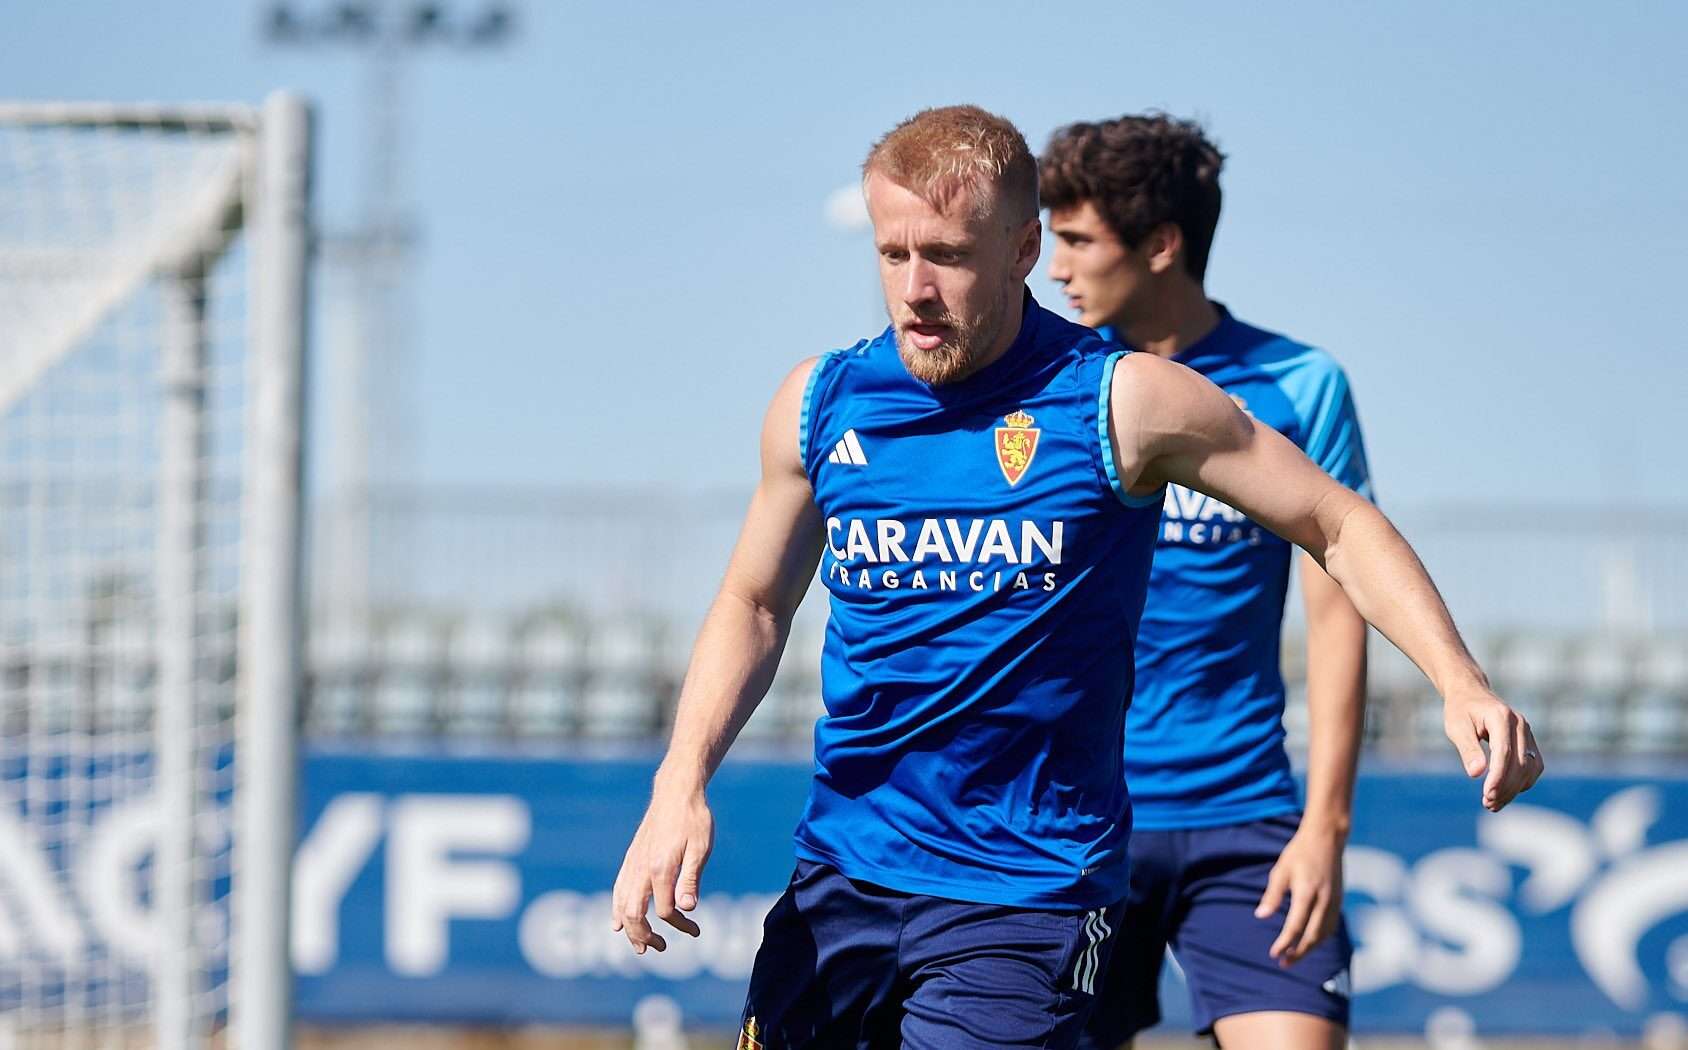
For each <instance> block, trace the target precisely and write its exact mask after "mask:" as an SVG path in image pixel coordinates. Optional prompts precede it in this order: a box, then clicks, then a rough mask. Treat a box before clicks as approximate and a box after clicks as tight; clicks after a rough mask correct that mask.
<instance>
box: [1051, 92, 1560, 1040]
mask: <svg viewBox="0 0 1688 1050" xmlns="http://www.w3.org/2000/svg"><path fill="white" fill-rule="evenodd" d="M1223 162H1224V157H1223V155H1222V154H1221V153H1220V152H1219V150H1218V149H1216V148H1215V147H1214V145H1213V144H1212V143H1211V142H1210V141H1208V139H1207V137H1206V136H1205V135H1204V134H1203V132H1202V129H1201V128H1200V127H1199V126H1198V125H1196V124H1194V123H1192V122H1189V121H1182V120H1175V119H1173V118H1171V117H1168V116H1165V115H1161V114H1149V115H1145V116H1126V117H1121V118H1119V119H1117V120H1109V121H1103V122H1101V123H1080V124H1073V125H1070V126H1068V127H1066V128H1062V129H1060V130H1059V131H1057V132H1056V133H1055V134H1054V136H1053V137H1052V138H1051V139H1050V142H1049V146H1048V149H1047V150H1046V151H1045V153H1044V156H1043V158H1042V162H1041V170H1040V176H1041V179H1040V182H1041V195H1042V199H1043V204H1044V205H1045V206H1046V207H1048V208H1049V210H1050V220H1049V225H1050V229H1051V231H1052V232H1053V233H1054V235H1055V255H1054V259H1053V261H1052V262H1051V265H1050V268H1049V272H1050V276H1051V277H1052V278H1054V279H1055V280H1056V281H1058V282H1060V283H1061V284H1062V285H1063V286H1064V288H1065V291H1066V293H1067V297H1068V300H1069V301H1070V303H1071V304H1072V306H1073V308H1074V309H1075V310H1076V311H1077V312H1078V315H1079V319H1080V320H1081V321H1083V322H1084V323H1085V324H1088V325H1091V326H1093V327H1097V328H1100V329H1102V330H1103V332H1104V334H1107V335H1111V336H1112V337H1114V338H1116V339H1118V340H1119V341H1120V342H1121V343H1123V344H1124V345H1126V346H1128V347H1131V348H1132V349H1134V350H1138V351H1142V352H1145V353H1147V354H1152V355H1155V356H1157V357H1162V358H1169V359H1171V360H1173V361H1176V362H1178V363H1180V364H1183V365H1187V366H1188V367H1190V368H1192V369H1194V370H1195V371H1197V372H1200V373H1201V374H1202V375H1204V376H1206V377H1207V378H1208V379H1210V380H1212V381H1213V382H1214V383H1216V384H1217V385H1218V386H1219V387H1220V388H1221V389H1223V390H1224V391H1225V392H1226V393H1228V394H1229V395H1230V396H1231V400H1232V401H1234V402H1236V404H1237V405H1238V406H1239V407H1240V408H1241V409H1242V410H1243V411H1245V412H1247V413H1248V414H1249V415H1250V416H1252V417H1254V419H1255V420H1256V421H1258V422H1259V423H1260V424H1262V425H1264V426H1266V427H1270V428H1271V429H1272V430H1274V431H1276V432H1278V433H1279V434H1282V435H1283V436H1284V437H1286V438H1288V439H1289V440H1290V441H1292V442H1294V444H1295V445H1296V446H1298V447H1299V448H1300V449H1301V450H1302V451H1303V452H1304V453H1306V454H1307V456H1308V457H1310V458H1311V459H1312V460H1313V462H1315V463H1317V464H1318V465H1319V466H1320V467H1321V468H1323V469H1324V470H1325V472H1326V473H1328V474H1329V475H1331V476H1332V477H1333V478H1335V479H1336V480H1337V481H1339V482H1341V483H1342V484H1343V485H1344V486H1346V487H1347V488H1349V489H1351V490H1353V491H1354V492H1356V493H1359V494H1360V495H1362V496H1365V497H1367V498H1368V499H1369V498H1370V496H1371V478H1370V475H1369V473H1368V471H1367V467H1366V454H1365V447H1364V445H1363V443H1362V442H1361V439H1360V425H1359V419H1358V418H1357V416H1356V415H1355V412H1354V401H1353V398H1352V396H1351V395H1350V393H1349V389H1348V380H1347V377H1346V376H1345V375H1344V374H1343V371H1342V368H1341V367H1340V366H1339V365H1338V364H1337V363H1336V361H1335V360H1333V359H1332V358H1331V356H1330V355H1329V354H1326V353H1325V352H1323V351H1322V350H1317V349H1315V348H1313V347H1310V346H1306V345H1304V344H1302V343H1299V342H1296V341H1294V340H1292V339H1289V338H1286V337H1284V336H1281V335H1277V334H1275V333H1272V332H1268V331H1264V330H1262V329H1259V328H1256V327H1254V326H1252V325H1249V324H1245V323H1244V322H1242V321H1240V320H1238V319H1237V318H1235V317H1233V316H1231V313H1230V312H1229V311H1228V310H1226V309H1225V307H1223V306H1221V305H1219V304H1218V303H1215V302H1212V301H1210V300H1209V299H1208V296H1207V292H1206V291H1205V289H1204V287H1203V275H1204V274H1205V272H1206V269H1207V260H1208V251H1209V248H1210V247H1211V245H1212V242H1213V234H1214V228H1215V226H1216V224H1217V223H1218V220H1219V208H1220V190H1219V171H1220V167H1221V166H1222V164H1223ZM1291 555H1292V550H1291V544H1289V543H1288V542H1286V541H1285V540H1283V539H1280V538H1279V537H1278V536H1276V535H1274V534H1273V533H1272V532H1271V531H1269V530H1268V529H1266V528H1264V527H1262V526H1261V525H1260V524H1259V523H1258V522H1256V521H1254V520H1251V518H1250V517H1249V516H1248V515H1245V514H1243V513H1241V512H1240V511H1238V510H1236V509H1233V508H1232V507H1231V506H1229V505H1227V504H1226V503H1225V502H1224V501H1223V500H1221V499H1217V498H1215V497H1213V496H1208V495H1203V494H1202V493H1200V492H1198V491H1194V490H1193V489H1190V488H1186V487H1184V486H1182V485H1179V484H1176V483H1175V484H1173V485H1171V486H1169V487H1168V490H1167V493H1166V506H1165V513H1164V516H1163V519H1162V522H1161V528H1160V534H1159V548H1158V550H1157V552H1156V554H1155V563H1154V570H1153V572H1152V574H1151V577H1150V583H1149V594H1148V599H1147V603H1146V606H1145V609H1144V613H1143V618H1142V624H1141V628H1140V630H1139V632H1138V637H1137V648H1136V667H1137V676H1136V690H1135V696H1134V698H1133V700H1132V704H1131V709H1130V711H1129V713H1128V715H1127V719H1126V724H1127V729H1126V737H1127V741H1128V744H1127V747H1126V751H1125V770H1126V781H1127V784H1128V786H1129V787H1130V791H1131V801H1132V806H1133V816H1134V820H1133V833H1132V841H1131V865H1132V871H1131V893H1130V896H1129V898H1128V900H1127V911H1126V916H1125V922H1124V925H1123V926H1122V927H1121V942H1120V944H1119V945H1118V946H1117V948H1116V949H1115V952H1114V956H1113V960H1112V962H1111V967H1110V971H1109V973H1108V976H1107V978H1106V981H1105V983H1104V990H1103V991H1102V992H1100V993H1099V1002H1098V1007H1097V1010H1096V1012H1095V1014H1094V1015H1093V1016H1092V1019H1091V1022H1090V1026H1089V1029H1088V1031H1087V1033H1086V1042H1087V1044H1088V1045H1089V1046H1091V1047H1096V1048H1105V1050H1112V1048H1114V1047H1117V1046H1119V1045H1121V1044H1123V1043H1128V1042H1129V1041H1130V1040H1131V1038H1132V1036H1133V1035H1135V1033H1137V1032H1138V1031H1141V1030H1142V1029H1144V1028H1147V1027H1149V1026H1151V1025H1153V1024H1154V1023H1156V1022H1157V1021H1158V1020H1159V1019H1160V1006H1159V1001H1158V998H1157V984H1158V978H1159V975H1160V970H1161V964H1162V961H1163V958H1164V956H1165V953H1166V948H1167V946H1168V944H1170V945H1171V947H1172V950H1173V952H1174V954H1175V955H1176V957H1177V959H1178V962H1179V965H1180V966H1181V968H1182V969H1183V971H1184V974H1185V977H1186V978H1187V979H1188V982H1189V987H1190V994H1191V998H1192V1000H1193V1004H1192V1005H1193V1007H1194V1010H1193V1013H1194V1019H1195V1022H1196V1025H1197V1028H1198V1031H1201V1032H1212V1033H1214V1035H1215V1037H1216V1039H1217V1040H1218V1041H1219V1042H1220V1043H1221V1044H1222V1045H1223V1046H1225V1047H1226V1048H1227V1050H1252V1048H1266V1047H1288V1046H1293V1047H1330V1048H1340V1047H1342V1046H1343V1045H1344V1044H1345V1042H1346V1027H1347V1023H1348V996H1349V986H1350V982H1349V978H1348V963H1349V957H1350V954H1351V946H1350V943H1349V939H1348V934H1347V930H1346V929H1345V927H1344V925H1343V923H1342V918H1341V907H1342V850H1343V847H1344V844H1345V843H1346V840H1347V835H1348V827H1349V816H1350V807H1351V803H1352V797H1353V787H1354V771H1355V764H1356V761H1357V759H1358V755H1359V747H1360V731H1361V726H1362V723H1363V716H1364V705H1365V667H1366V664H1365V646H1366V625H1365V621H1364V620H1363V619H1361V617H1360V614H1359V613H1358V612H1356V611H1355V609H1354V606H1353V604H1352V603H1351V602H1350V601H1349V599H1348V598H1347V597H1346V596H1345V595H1344V594H1343V590H1342V588H1341V587H1339V586H1338V585H1337V584H1336V583H1335V581H1333V580H1332V579H1331V577H1330V576H1329V575H1327V574H1326V572H1325V571H1324V569H1322V568H1320V567H1319V564H1318V562H1316V561H1315V560H1314V559H1313V558H1311V557H1308V556H1306V555H1303V556H1301V557H1300V558H1299V559H1296V560H1298V561H1299V563H1300V566H1301V581H1302V590H1303V593H1304V595H1305V598H1306V609H1307V646H1308V654H1307V667H1308V670H1307V702H1308V707H1309V710H1310V723H1311V740H1310V746H1309V757H1308V767H1307V802H1306V808H1305V809H1303V808H1302V806H1301V803H1300V800H1299V799H1298V798H1297V791H1296V786H1295V783H1294V781H1293V780H1292V779H1291V776H1290V764H1289V758H1288V756H1287V755H1286V754H1285V751H1284V730H1283V713H1284V683H1283V678H1282V676H1281V674H1280V672H1279V667H1278V654H1279V633H1280V628H1281V622H1282V618H1283V610H1284V596H1285V590H1286V588H1287V587H1288V584H1289V573H1290V562H1291V560H1292V559H1291ZM1520 739H1521V740H1522V739H1523V738H1522V737H1521V738H1520ZM1520 749H1521V750H1523V751H1525V752H1526V753H1527V754H1531V755H1533V754H1534V747H1533V744H1530V743H1528V742H1523V743H1521V744H1520ZM1464 757H1465V759H1466V763H1467V768H1468V769H1471V768H1473V767H1472V766H1471V758H1472V756H1471V755H1469V754H1466V755H1465V756H1464ZM1486 801H1487V802H1488V804H1490V805H1491V806H1492V805H1493V804H1494V801H1495V800H1494V799H1493V798H1486Z"/></svg>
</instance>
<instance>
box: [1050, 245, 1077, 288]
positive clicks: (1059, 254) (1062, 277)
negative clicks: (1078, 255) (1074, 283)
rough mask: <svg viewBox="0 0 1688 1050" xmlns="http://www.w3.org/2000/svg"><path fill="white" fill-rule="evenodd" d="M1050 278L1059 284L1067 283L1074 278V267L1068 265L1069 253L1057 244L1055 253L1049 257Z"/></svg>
mask: <svg viewBox="0 0 1688 1050" xmlns="http://www.w3.org/2000/svg"><path fill="white" fill-rule="evenodd" d="M1049 279H1050V280H1051V281H1054V282H1056V283H1057V284H1066V283H1067V282H1068V281H1070V280H1072V279H1073V269H1072V267H1071V266H1069V265H1067V253H1066V252H1064V251H1062V250H1061V246H1060V245H1056V246H1055V251H1054V254H1052V255H1050V257H1049Z"/></svg>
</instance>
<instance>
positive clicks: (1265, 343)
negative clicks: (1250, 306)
mask: <svg viewBox="0 0 1688 1050" xmlns="http://www.w3.org/2000/svg"><path fill="white" fill-rule="evenodd" d="M1230 321H1231V324H1233V325H1234V326H1235V327H1236V329H1237V336H1236V340H1237V342H1238V343H1239V344H1240V346H1241V347H1242V348H1243V349H1242V352H1241V356H1244V357H1245V358H1246V359H1247V360H1248V362H1249V363H1250V364H1251V365H1253V366H1255V367H1257V368H1259V369H1261V370H1262V371H1265V372H1267V373H1269V374H1271V375H1272V376H1274V377H1276V378H1279V379H1291V380H1293V381H1297V382H1299V383H1303V384H1309V385H1315V386H1319V385H1325V384H1328V383H1333V382H1337V383H1342V382H1346V381H1347V372H1345V371H1344V370H1343V367H1342V363H1341V362H1340V361H1338V360H1337V358H1336V355H1335V354H1333V353H1331V352H1330V351H1329V350H1326V349H1324V348H1323V347H1320V346H1315V345H1313V344H1312V343H1307V342H1303V341H1302V340H1300V339H1296V338H1294V337H1292V336H1288V335H1285V334H1284V333H1282V332H1277V331H1273V330H1272V329H1269V328H1262V327H1260V326H1259V325H1254V324H1249V323H1248V322H1247V321H1242V320H1238V319H1237V318H1235V317H1232V318H1231V319H1230Z"/></svg>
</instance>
